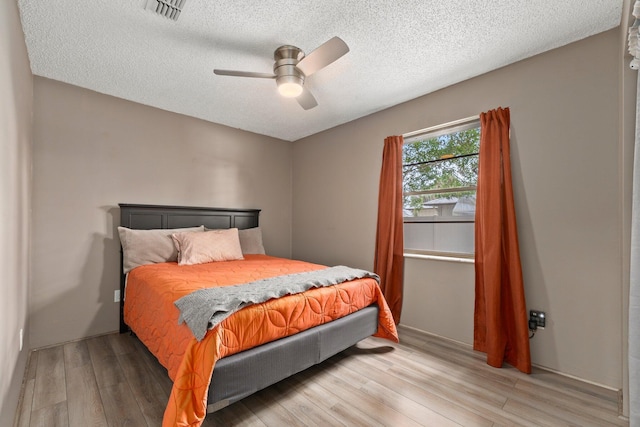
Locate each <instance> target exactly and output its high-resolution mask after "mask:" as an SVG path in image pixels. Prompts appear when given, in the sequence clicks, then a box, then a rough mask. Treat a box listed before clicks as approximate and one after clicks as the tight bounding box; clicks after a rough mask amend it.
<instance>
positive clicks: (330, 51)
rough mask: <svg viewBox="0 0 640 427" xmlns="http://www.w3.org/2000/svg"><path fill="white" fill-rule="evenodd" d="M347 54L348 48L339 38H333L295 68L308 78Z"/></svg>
mask: <svg viewBox="0 0 640 427" xmlns="http://www.w3.org/2000/svg"><path fill="white" fill-rule="evenodd" d="M347 52H349V46H347V44H346V43H345V42H344V41H343V40H342V39H341V38H340V37H334V38H332V39H330V40H329V41H327V42H325V43H324V44H322V45H320V46H318V47H317V48H316V50H314V51H313V52H311V53H310V54H309V55H307V56H305V57H304V58H302V60H301V61H300V62H298V64H297V65H296V66H297V67H298V69H299V70H300V71H302V72H303V73H304V75H305V76H310V75H311V74H313V73H315V72H316V71H318V70H319V69H321V68H324V67H326V66H327V65H329V64H331V63H332V62H334V61H336V60H338V58H340V57H342V56H343V55H345V54H346V53H347Z"/></svg>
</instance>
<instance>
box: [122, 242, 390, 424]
mask: <svg viewBox="0 0 640 427" xmlns="http://www.w3.org/2000/svg"><path fill="white" fill-rule="evenodd" d="M321 268H324V267H323V266H321V265H316V264H310V263H306V262H302V261H292V260H288V259H283V258H274V257H270V256H266V255H245V259H244V260H242V261H226V262H214V263H208V264H199V265H193V266H178V265H177V264H176V263H161V264H153V265H146V266H142V267H137V268H135V269H134V270H132V271H131V272H130V273H129V276H128V278H127V287H126V291H125V292H126V298H125V306H124V317H125V322H126V323H127V324H128V325H129V327H131V329H132V330H133V332H135V333H136V334H137V336H138V337H139V338H140V340H141V341H142V342H143V343H144V344H145V345H146V346H147V347H148V348H149V350H150V351H151V352H152V353H153V354H154V355H155V356H156V357H157V358H158V360H159V361H160V363H161V364H162V365H163V366H164V367H165V368H167V370H168V372H169V376H170V377H171V379H172V380H173V382H174V384H173V389H172V391H171V396H170V398H169V402H168V404H167V409H166V411H165V414H164V420H163V426H165V427H168V426H199V425H201V424H202V421H203V420H204V417H205V415H206V410H207V391H208V388H209V382H210V380H211V375H212V373H213V367H214V365H215V362H216V361H217V360H219V359H221V358H223V357H225V356H229V355H232V354H235V353H239V352H241V351H243V350H246V349H249V348H252V347H255V346H258V345H260V344H264V343H266V342H270V341H274V340H276V339H279V338H282V337H285V336H288V335H293V334H295V333H297V332H300V331H302V330H305V329H309V328H312V327H314V326H317V325H320V324H323V323H326V322H329V321H331V320H335V319H338V318H340V317H344V316H346V315H348V314H350V313H353V312H355V311H357V310H359V309H361V308H364V307H367V306H369V305H371V304H373V303H376V304H377V305H378V307H379V309H380V310H379V319H378V331H377V332H376V334H375V336H378V337H382V338H387V339H390V340H392V341H396V342H397V340H398V337H397V333H396V328H395V323H394V321H393V317H392V315H391V312H390V311H389V308H388V306H387V303H386V301H385V299H384V297H383V296H382V293H381V291H380V287H379V286H378V284H377V283H376V282H375V280H373V279H358V280H354V281H351V282H345V283H341V284H339V285H335V286H329V287H325V288H316V289H311V290H308V291H306V292H304V293H302V294H296V295H288V296H285V297H282V298H279V299H273V300H269V301H266V302H264V303H261V304H256V305H252V306H249V307H246V308H244V309H242V310H240V311H238V312H236V313H234V314H233V315H231V316H230V317H229V318H227V319H226V320H224V321H223V322H222V323H220V324H219V325H217V326H216V327H214V328H213V329H212V330H210V331H208V332H207V335H206V336H205V338H204V339H203V340H202V341H200V342H198V341H197V340H196V339H195V338H194V337H193V335H192V333H191V331H190V330H189V328H188V327H187V326H186V325H185V324H181V325H178V317H179V314H180V313H179V310H178V309H177V308H176V306H175V305H174V301H176V300H177V299H179V298H181V297H183V296H185V295H187V294H189V293H191V292H193V291H196V290H198V289H203V288H207V287H213V286H228V285H234V284H238V283H245V282H251V281H255V280H259V279H263V278H268V277H274V276H280V275H284V274H294V273H301V272H304V271H311V270H318V269H321Z"/></svg>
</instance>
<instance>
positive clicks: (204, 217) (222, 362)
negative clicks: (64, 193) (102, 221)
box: [120, 204, 397, 425]
mask: <svg viewBox="0 0 640 427" xmlns="http://www.w3.org/2000/svg"><path fill="white" fill-rule="evenodd" d="M120 213H121V215H120V216H121V218H120V225H121V226H122V227H126V228H127V229H130V230H158V229H161V230H162V229H164V230H172V229H184V228H190V227H201V226H204V227H206V229H208V230H209V229H215V230H226V229H233V228H237V229H239V230H245V231H251V230H258V228H257V227H259V214H260V210H258V209H220V208H206V207H183V206H160V205H139V204H120ZM233 262H236V263H242V262H246V263H247V264H251V263H262V262H269V263H275V264H274V265H275V266H276V267H277V268H281V269H282V270H286V271H289V270H287V268H293V270H291V271H293V272H296V271H297V270H296V269H297V268H302V267H300V265H298V264H291V263H296V261H291V260H284V259H276V258H273V257H269V256H267V255H259V254H258V255H245V260H244V261H229V262H226V263H210V264H211V265H202V266H197V268H195V267H194V271H195V272H194V274H196V276H195V277H201V276H202V274H204V273H201V272H200V271H201V270H202V271H204V270H205V269H207V273H206V274H209V273H208V269H209V268H211V269H215V268H223V267H224V266H226V265H227V264H228V265H229V266H232V265H233ZM279 262H281V263H283V265H282V266H279V265H278V264H277V263H279ZM123 263H125V261H124V258H123V256H122V251H121V263H120V267H121V269H120V272H121V283H120V287H121V295H123V296H127V297H128V294H127V293H126V289H125V284H126V282H127V280H128V278H127V276H126V275H125V274H124V273H123V267H126V265H123ZM269 265H271V264H269ZM291 265H293V267H291ZM176 268H179V267H177V265H175V263H160V264H157V265H154V266H145V268H139V269H135V270H132V271H135V273H131V274H130V275H129V276H133V277H135V278H137V279H138V280H140V278H142V279H144V278H145V277H146V276H147V275H148V274H151V273H154V274H156V270H157V271H158V272H159V273H158V274H163V271H167V272H169V273H165V274H167V276H171V275H175V273H174V272H175V269H176ZM229 268H231V267H229ZM304 268H307V267H306V266H305V267H304ZM196 270H197V271H196ZM185 271H186V270H185ZM300 271H302V270H300ZM363 280H366V279H363ZM143 281H144V280H143ZM354 282H355V281H354ZM342 285H343V284H341V285H339V286H342ZM345 285H346V286H348V285H349V283H347V284H345ZM132 289H133V287H132ZM375 289H376V292H378V293H379V289H378V287H377V285H376V286H375ZM312 291H316V290H312ZM341 292H343V291H342V290H341ZM130 293H131V295H132V296H131V298H130V299H131V301H129V300H128V299H129V298H122V299H121V305H120V332H127V331H130V330H131V331H132V332H133V333H136V335H138V337H139V338H140V340H141V341H142V342H143V343H144V344H145V345H146V346H147V347H148V348H149V349H150V350H151V352H152V353H154V355H155V356H156V357H157V358H158V359H159V361H160V362H161V363H162V364H163V365H165V367H167V364H165V363H163V362H167V361H168V359H167V357H168V356H165V355H159V354H156V353H155V352H154V344H153V343H150V342H149V343H148V342H145V337H146V336H148V335H149V334H148V333H147V328H148V327H140V326H137V325H131V327H130V325H129V324H128V322H127V321H125V320H126V319H125V312H127V313H129V317H130V318H131V322H130V323H136V322H137V320H134V319H137V317H135V316H132V315H131V314H130V313H131V312H132V309H129V311H127V308H128V307H129V306H127V307H125V302H126V303H127V304H131V305H133V304H134V303H135V299H134V296H135V292H133V291H131V292H130ZM365 293H368V294H370V293H371V291H367V292H365ZM369 296H370V295H368V296H367V298H368V297H369ZM314 298H315V297H314ZM371 298H372V301H373V302H371V303H367V304H368V305H366V306H364V307H362V308H359V307H358V308H356V309H355V310H356V311H353V312H350V313H348V314H346V315H344V314H343V317H338V318H336V319H333V320H331V321H327V323H322V324H319V325H317V326H313V327H311V328H309V329H306V330H301V331H299V332H298V331H296V332H294V333H295V334H294V335H289V336H285V337H282V338H278V339H275V340H273V341H268V342H265V343H260V344H259V345H256V346H254V347H251V348H248V349H243V350H242V351H240V352H236V353H234V354H229V355H227V356H226V357H225V356H223V357H222V358H220V359H219V360H214V362H213V363H214V364H215V369H213V366H212V367H211V370H212V374H211V375H210V377H207V378H206V380H205V381H203V385H202V387H205V388H206V393H205V395H206V405H202V406H203V407H204V408H200V409H193V408H190V407H189V408H186V409H185V408H183V407H182V403H181V402H184V401H188V402H190V403H188V404H187V406H189V405H191V404H192V403H193V402H191V401H195V403H193V404H194V405H196V406H197V405H198V404H199V402H197V401H198V399H197V395H196V398H194V396H190V397H186V398H185V397H184V396H182V397H180V393H183V391H181V390H179V389H180V387H179V385H180V384H183V385H184V384H185V383H186V384H193V383H194V382H197V381H196V380H195V379H197V378H199V377H198V375H199V376H200V377H202V376H205V374H203V372H205V373H206V372H209V371H207V370H206V369H205V370H202V371H197V372H196V374H197V375H196V374H193V375H192V376H191V377H189V378H188V380H187V381H183V379H184V378H183V377H184V376H185V372H188V373H189V374H190V373H191V370H189V369H192V368H191V365H194V364H197V363H199V361H197V359H196V357H200V356H198V355H199V354H200V353H203V352H204V350H203V349H204V348H207V351H209V348H210V347H211V346H213V345H214V344H207V345H208V346H209V347H205V346H204V344H203V345H200V344H201V343H200V342H196V339H195V338H193V337H192V336H190V338H189V340H190V341H191V342H192V344H189V346H190V347H189V350H187V351H186V352H185V356H182V355H180V360H179V364H180V368H178V370H176V369H175V368H172V367H170V368H168V371H169V373H170V376H171V375H172V374H173V376H174V377H176V378H172V379H174V380H176V379H177V378H179V379H180V381H177V380H176V381H175V382H174V390H173V391H172V396H171V398H170V400H169V404H168V407H167V412H165V425H199V424H200V423H201V422H202V420H203V419H204V413H202V410H204V411H206V412H214V411H217V410H219V409H222V408H224V407H226V406H228V405H230V404H231V403H234V402H236V401H238V400H240V399H242V398H244V397H246V396H248V395H250V394H252V393H255V392H256V391H258V390H261V389H263V388H265V387H267V386H269V385H272V384H275V383H276V382H278V381H280V380H282V379H284V378H287V377H289V376H291V375H293V374H296V373H298V372H300V371H302V370H304V369H306V368H308V367H310V366H313V365H315V364H318V363H320V362H322V361H324V360H326V359H327V358H329V357H331V356H332V355H334V354H337V353H339V352H341V351H343V350H345V349H347V348H348V347H350V346H352V345H354V344H355V343H357V342H358V341H360V340H362V339H364V338H366V337H368V336H371V335H377V336H381V337H384V338H388V339H391V340H394V341H395V340H397V334H396V332H395V325H394V324H393V318H392V317H390V316H391V315H390V312H388V307H386V302H385V301H384V298H383V297H382V296H381V293H379V296H377V297H376V296H372V297H371ZM367 301H369V300H367ZM140 305H141V304H138V306H140ZM144 305H149V306H152V304H149V303H146V304H144ZM165 305H166V302H165ZM152 309H153V307H149V308H148V310H152ZM251 310H252V308H251V307H248V308H246V309H245V310H243V311H242V313H244V314H243V315H246V316H248V315H249V314H248V313H249V312H250V311H251ZM236 315H238V313H236ZM136 316H137V315H136ZM154 316H155V315H151V314H150V312H149V313H148V315H147V317H148V318H151V317H154ZM227 320H230V319H227ZM225 322H226V320H225ZM171 323H172V325H171V326H166V325H162V326H158V327H161V328H168V329H166V330H165V329H163V331H165V332H166V333H167V336H171V335H170V333H173V329H174V328H176V331H178V328H183V329H184V328H185V325H184V324H183V325H178V322H177V321H176V322H171ZM173 323H175V326H174V325H173ZM155 327H156V326H153V327H151V328H149V329H152V328H155ZM136 328H138V330H136ZM169 328H170V329H171V330H170V331H169ZM179 333H181V334H183V335H184V331H183V330H180V332H179ZM216 333H217V332H216V330H214V331H209V333H207V335H206V337H205V339H204V340H203V341H202V343H204V342H205V341H207V340H208V342H209V343H210V342H215V340H216V339H218V338H217V337H216V336H215V335H216ZM176 334H178V332H176ZM176 336H178V335H176ZM209 338H211V339H209ZM156 346H157V345H156ZM187 356H189V358H191V359H189V361H185V360H187V359H188V357H187ZM163 357H164V359H163ZM205 358H207V357H205ZM176 363H178V362H176ZM176 363H173V364H172V363H168V364H169V365H171V366H175V365H176ZM184 366H189V368H188V369H187V368H184ZM185 369H187V371H185ZM194 370H195V369H194ZM198 381H200V380H198ZM197 387H198V386H194V388H197ZM183 388H184V387H183ZM174 393H175V394H177V395H178V396H179V397H176V396H175V395H174ZM176 406H177V407H176ZM176 411H178V412H181V411H182V412H185V411H186V412H187V413H182V412H181V413H179V414H176ZM189 411H193V412H194V414H190V413H188V412H189ZM174 419H175V420H179V421H176V422H174V421H172V420H174ZM168 420H170V421H168ZM194 420H195V421H194Z"/></svg>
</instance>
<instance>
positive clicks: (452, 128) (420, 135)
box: [402, 116, 481, 259]
mask: <svg viewBox="0 0 640 427" xmlns="http://www.w3.org/2000/svg"><path fill="white" fill-rule="evenodd" d="M480 127H481V125H480V116H472V117H467V118H465V119H460V120H456V121H453V122H448V123H444V124H440V125H437V126H432V127H429V128H425V129H420V130H417V131H414V132H409V133H406V134H404V135H403V138H404V144H403V145H406V144H412V143H414V142H416V141H420V140H425V139H432V138H438V137H440V136H443V135H448V134H452V133H457V132H463V131H466V130H470V129H476V128H480ZM470 156H478V158H480V152H479V150H478V152H477V153H471V154H465V155H460V156H455V157H452V158H462V157H470ZM449 159H451V158H445V159H433V160H431V161H426V162H420V163H412V164H407V165H419V164H426V163H430V162H438V161H446V160H449ZM405 166H406V165H405V163H404V162H403V163H402V168H403V173H402V177H403V183H404V168H405ZM465 190H476V191H477V186H468V187H451V188H445V189H433V190H423V191H411V192H406V193H405V192H404V191H403V193H402V196H403V198H404V197H405V196H410V195H422V194H443V193H448V192H449V193H454V192H459V191H465ZM403 212H404V209H403ZM414 218H415V219H414ZM419 218H420V217H405V216H404V214H403V219H402V222H403V229H404V225H405V224H407V223H426V224H445V223H461V224H464V223H467V224H470V223H472V224H475V216H474V218H473V219H472V220H470V219H468V218H465V219H460V220H451V219H447V220H441V221H438V220H437V219H432V220H424V219H419ZM403 232H404V231H403ZM403 251H404V254H405V256H416V255H417V256H418V257H420V256H427V257H434V258H454V259H458V258H463V259H473V258H474V257H475V248H474V252H472V253H460V252H447V251H438V250H427V249H407V248H403Z"/></svg>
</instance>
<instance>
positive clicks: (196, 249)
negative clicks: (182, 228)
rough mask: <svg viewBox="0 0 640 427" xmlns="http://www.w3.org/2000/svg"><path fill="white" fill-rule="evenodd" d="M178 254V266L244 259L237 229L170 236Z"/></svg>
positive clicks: (182, 233)
mask: <svg viewBox="0 0 640 427" xmlns="http://www.w3.org/2000/svg"><path fill="white" fill-rule="evenodd" d="M171 237H172V238H173V242H174V244H175V247H176V249H177V251H178V253H179V254H180V258H179V259H178V264H179V265H194V264H204V263H206V262H213V261H233V260H240V259H244V257H243V256H242V249H241V248H240V239H239V237H238V229H237V228H229V229H226V230H210V231H205V232H204V233H198V232H181V233H174V234H172V235H171Z"/></svg>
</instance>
